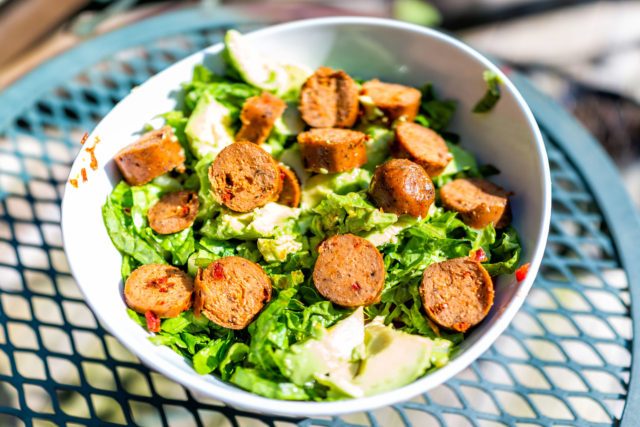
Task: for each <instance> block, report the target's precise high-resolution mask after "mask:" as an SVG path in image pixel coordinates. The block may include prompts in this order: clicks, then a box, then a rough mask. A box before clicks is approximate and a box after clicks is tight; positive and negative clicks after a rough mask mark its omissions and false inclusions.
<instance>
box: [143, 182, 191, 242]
mask: <svg viewBox="0 0 640 427" xmlns="http://www.w3.org/2000/svg"><path fill="white" fill-rule="evenodd" d="M199 207H200V202H199V200H198V195H197V194H196V193H194V192H193V191H176V192H173V193H168V194H165V195H164V196H162V197H161V198H160V200H158V202H157V203H156V204H155V205H153V206H152V207H151V208H150V209H149V212H147V218H148V219H149V226H150V227H151V228H152V229H153V231H155V232H156V233H158V234H173V233H177V232H179V231H182V230H184V229H185V228H189V227H191V225H192V224H193V221H195V219H196V216H197V215H198V208H199Z"/></svg>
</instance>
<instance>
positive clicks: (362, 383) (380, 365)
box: [353, 321, 434, 396]
mask: <svg viewBox="0 0 640 427" xmlns="http://www.w3.org/2000/svg"><path fill="white" fill-rule="evenodd" d="M433 347H434V342H433V341H432V340H430V339H429V338H425V337H422V336H419V335H411V334H407V333H405V332H400V331H398V330H395V329H393V328H392V327H391V326H384V324H383V323H382V322H379V321H373V322H371V323H369V324H368V325H367V326H366V328H365V352H366V358H365V359H363V360H362V363H361V364H360V370H359V371H358V374H357V375H356V377H355V378H354V379H353V384H354V385H355V386H357V387H358V388H360V389H361V390H362V391H363V393H364V395H366V396H370V395H373V394H378V393H381V392H383V391H388V390H392V389H395V388H398V387H402V386H404V385H406V384H409V383H411V382H412V381H414V380H416V379H417V378H418V377H420V376H421V375H423V374H424V373H425V371H426V370H427V369H428V368H429V367H430V366H431V352H432V350H433Z"/></svg>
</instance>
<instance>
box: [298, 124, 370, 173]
mask: <svg viewBox="0 0 640 427" xmlns="http://www.w3.org/2000/svg"><path fill="white" fill-rule="evenodd" d="M366 139H367V136H366V135H365V134H364V133H362V132H358V131H355V130H348V129H311V130H309V131H307V132H302V133H301V134H299V135H298V143H299V144H300V152H301V154H302V161H303V163H304V168H305V169H307V170H310V171H313V172H323V173H335V172H345V171H348V170H351V169H353V168H357V167H359V166H362V165H364V164H365V163H367V147H366V144H365V141H366Z"/></svg>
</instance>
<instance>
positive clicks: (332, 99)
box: [299, 67, 359, 128]
mask: <svg viewBox="0 0 640 427" xmlns="http://www.w3.org/2000/svg"><path fill="white" fill-rule="evenodd" d="M358 105H359V100H358V85H357V84H356V82H354V81H353V79H352V78H351V77H350V76H349V75H348V74H347V73H345V72H344V71H342V70H338V71H336V70H333V69H331V68H328V67H320V68H318V69H317V70H316V72H315V73H313V75H312V76H310V77H309V78H308V79H307V81H306V82H305V83H304V85H303V86H302V91H301V92H300V107H299V108H300V113H301V115H302V119H303V120H304V121H305V122H306V123H307V124H308V125H309V126H311V127H316V128H330V127H339V128H349V127H352V126H353V125H354V124H355V122H356V119H357V118H358Z"/></svg>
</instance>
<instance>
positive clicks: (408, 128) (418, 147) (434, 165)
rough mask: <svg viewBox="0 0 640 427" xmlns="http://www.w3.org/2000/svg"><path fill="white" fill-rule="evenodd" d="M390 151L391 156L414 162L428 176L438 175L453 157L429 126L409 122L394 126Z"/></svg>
mask: <svg viewBox="0 0 640 427" xmlns="http://www.w3.org/2000/svg"><path fill="white" fill-rule="evenodd" d="M391 153H392V155H393V157H397V158H401V159H410V160H412V161H414V162H416V163H417V164H419V165H420V166H422V167H423V168H424V170H426V171H427V173H428V174H429V176H438V175H440V174H441V173H442V171H443V170H444V168H445V167H447V165H448V164H449V162H450V161H451V159H452V158H453V156H451V153H449V149H448V148H447V144H446V143H445V142H444V139H442V137H441V136H440V135H438V134H437V133H436V132H434V131H433V130H431V129H429V128H426V127H424V126H421V125H419V124H417V123H409V122H405V123H400V124H399V125H398V126H396V138H395V141H394V143H393V145H392V147H391Z"/></svg>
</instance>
